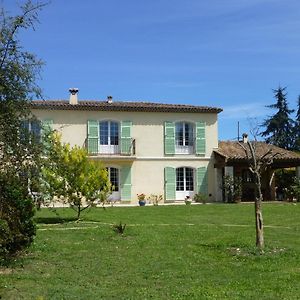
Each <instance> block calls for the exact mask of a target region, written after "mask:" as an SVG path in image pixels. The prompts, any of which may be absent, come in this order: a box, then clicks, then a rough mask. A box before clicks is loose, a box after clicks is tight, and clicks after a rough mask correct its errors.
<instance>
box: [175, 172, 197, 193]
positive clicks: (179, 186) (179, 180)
mask: <svg viewBox="0 0 300 300" xmlns="http://www.w3.org/2000/svg"><path fill="white" fill-rule="evenodd" d="M176 191H194V169H192V168H177V169H176Z"/></svg>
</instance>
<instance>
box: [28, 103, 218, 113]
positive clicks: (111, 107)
mask: <svg viewBox="0 0 300 300" xmlns="http://www.w3.org/2000/svg"><path fill="white" fill-rule="evenodd" d="M31 107H32V108H33V109H50V110H99V111H136V112H183V113H186V112H189V113H220V112H221V111H222V109H221V108H218V107H209V106H196V105H183V104H163V103H151V102H125V101H124V102H123V101H122V102H121V101H114V102H112V103H108V102H107V101H91V100H89V101H85V100H81V101H79V102H78V104H75V105H74V104H73V105H72V104H69V101H66V100H51V101H50V100H44V101H43V100H34V101H32V103H31Z"/></svg>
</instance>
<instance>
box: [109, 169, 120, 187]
mask: <svg viewBox="0 0 300 300" xmlns="http://www.w3.org/2000/svg"><path fill="white" fill-rule="evenodd" d="M107 172H108V178H109V180H110V183H111V185H112V188H113V191H114V192H119V169H117V168H107Z"/></svg>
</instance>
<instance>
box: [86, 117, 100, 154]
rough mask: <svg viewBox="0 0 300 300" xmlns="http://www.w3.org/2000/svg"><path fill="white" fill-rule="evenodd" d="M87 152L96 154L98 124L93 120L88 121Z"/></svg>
mask: <svg viewBox="0 0 300 300" xmlns="http://www.w3.org/2000/svg"><path fill="white" fill-rule="evenodd" d="M87 146H88V152H89V153H90V154H96V153H98V152H99V151H98V148H99V123H98V121H95V120H88V140H87Z"/></svg>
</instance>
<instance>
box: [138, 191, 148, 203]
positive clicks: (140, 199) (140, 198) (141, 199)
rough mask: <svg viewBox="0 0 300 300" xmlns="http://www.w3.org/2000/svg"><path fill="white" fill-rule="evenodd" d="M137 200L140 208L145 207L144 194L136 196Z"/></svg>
mask: <svg viewBox="0 0 300 300" xmlns="http://www.w3.org/2000/svg"><path fill="white" fill-rule="evenodd" d="M137 197H138V200H139V205H140V206H145V205H146V199H145V198H146V195H145V194H144V193H141V194H137Z"/></svg>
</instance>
